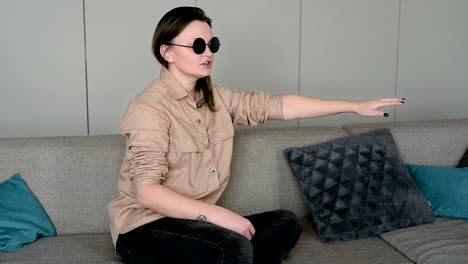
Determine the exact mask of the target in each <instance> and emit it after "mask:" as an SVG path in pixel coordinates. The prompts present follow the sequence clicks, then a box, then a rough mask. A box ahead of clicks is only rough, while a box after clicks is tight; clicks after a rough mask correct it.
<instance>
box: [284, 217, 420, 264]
mask: <svg viewBox="0 0 468 264" xmlns="http://www.w3.org/2000/svg"><path fill="white" fill-rule="evenodd" d="M303 227H304V233H303V234H302V237H301V239H300V240H299V242H298V244H297V245H296V247H295V248H294V249H293V250H292V252H291V254H290V256H289V257H288V258H287V259H286V262H285V263H287V264H309V263H310V264H316V263H323V264H409V263H413V262H411V261H410V260H409V259H407V258H406V257H405V256H403V255H401V254H400V253H399V252H398V251H396V250H395V249H393V248H392V247H390V246H388V244H387V243H385V242H384V241H382V240H381V239H380V238H378V237H368V238H363V239H359V240H354V241H345V242H340V243H333V244H325V243H322V242H321V241H320V239H319V238H318V236H317V234H316V232H315V230H314V228H313V225H312V219H306V218H304V219H303Z"/></svg>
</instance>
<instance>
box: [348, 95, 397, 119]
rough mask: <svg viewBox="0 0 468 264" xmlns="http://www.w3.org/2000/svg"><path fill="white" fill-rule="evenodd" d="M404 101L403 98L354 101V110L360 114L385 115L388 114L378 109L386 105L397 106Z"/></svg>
mask: <svg viewBox="0 0 468 264" xmlns="http://www.w3.org/2000/svg"><path fill="white" fill-rule="evenodd" d="M404 103H405V98H380V99H373V100H365V101H356V106H355V110H354V111H355V112H356V113H357V114H359V115H361V116H382V117H383V116H385V117H388V116H389V114H388V113H387V112H384V111H379V110H378V109H379V108H381V107H386V106H398V105H402V104H404Z"/></svg>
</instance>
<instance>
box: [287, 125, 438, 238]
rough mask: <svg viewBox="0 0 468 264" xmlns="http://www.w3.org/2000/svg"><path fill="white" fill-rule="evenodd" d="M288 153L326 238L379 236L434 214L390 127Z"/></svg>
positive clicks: (320, 233)
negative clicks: (405, 164) (401, 153)
mask: <svg viewBox="0 0 468 264" xmlns="http://www.w3.org/2000/svg"><path fill="white" fill-rule="evenodd" d="M285 155H286V158H287V160H288V162H289V165H290V166H291V169H292V172H293V174H294V175H295V176H296V179H297V181H298V183H299V186H300V187H301V190H302V192H303V193H304V195H305V197H306V199H307V201H308V203H309V206H310V208H311V211H312V215H313V219H314V223H315V226H316V230H317V233H318V235H319V237H320V239H321V240H322V241H323V242H335V241H340V240H352V239H357V238H363V237H368V236H375V235H378V234H381V233H383V232H387V231H390V230H394V229H397V228H401V227H408V226H414V225H418V224H424V223H431V222H432V221H433V220H434V217H433V215H432V209H431V208H430V206H429V203H428V202H427V200H426V198H425V197H424V196H423V195H422V193H421V192H420V191H419V190H418V188H417V187H416V185H415V183H414V182H413V180H412V179H411V177H410V175H409V174H408V171H407V170H406V168H405V166H404V164H403V162H402V160H401V158H400V156H399V153H398V150H397V148H396V145H395V142H394V140H393V137H392V135H391V133H390V131H389V130H388V129H381V130H375V131H371V132H368V133H363V134H360V135H355V136H350V137H345V138H340V139H337V140H333V141H329V142H324V143H321V144H317V145H312V146H307V147H301V148H289V149H286V150H285Z"/></svg>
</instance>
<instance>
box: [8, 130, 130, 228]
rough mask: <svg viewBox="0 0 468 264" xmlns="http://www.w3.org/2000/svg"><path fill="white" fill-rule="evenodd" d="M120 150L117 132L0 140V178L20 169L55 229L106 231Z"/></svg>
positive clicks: (115, 184)
mask: <svg viewBox="0 0 468 264" xmlns="http://www.w3.org/2000/svg"><path fill="white" fill-rule="evenodd" d="M124 150H125V146H124V140H123V138H122V137H121V136H120V135H111V136H82V137H52V138H16V139H0V160H1V162H0V182H1V181H4V180H6V179H8V178H9V177H10V176H11V175H13V174H15V173H21V176H22V177H23V178H24V180H25V181H26V182H27V183H28V186H29V188H30V189H31V191H32V192H33V193H34V195H35V196H36V197H37V199H38V200H39V201H40V203H41V204H42V206H43V207H44V210H45V211H46V212H47V214H48V215H49V217H50V219H51V221H52V223H53V224H54V226H55V228H56V230H57V233H58V234H74V233H103V232H108V231H109V220H108V217H107V210H106V207H107V204H108V203H109V201H110V200H112V199H113V198H115V197H116V195H117V190H116V188H117V180H118V175H119V170H120V165H121V163H122V158H123V155H124Z"/></svg>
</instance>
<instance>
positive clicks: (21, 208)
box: [0, 174, 57, 252]
mask: <svg viewBox="0 0 468 264" xmlns="http://www.w3.org/2000/svg"><path fill="white" fill-rule="evenodd" d="M56 234H57V233H56V231H55V228H54V226H53V224H52V223H51V221H50V219H49V217H48V216H47V214H46V212H45V211H44V209H43V208H42V206H41V204H40V203H39V201H38V200H37V199H36V197H35V196H34V194H33V193H32V192H31V190H30V189H29V188H28V186H27V185H26V183H25V182H24V180H23V178H21V176H20V174H15V175H13V176H12V177H11V178H10V179H9V180H7V181H4V182H3V183H0V252H2V251H3V252H5V251H16V250H18V249H20V248H21V247H22V246H23V245H24V244H27V243H32V242H34V241H36V240H37V239H38V238H39V237H46V236H55V235H56Z"/></svg>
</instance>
